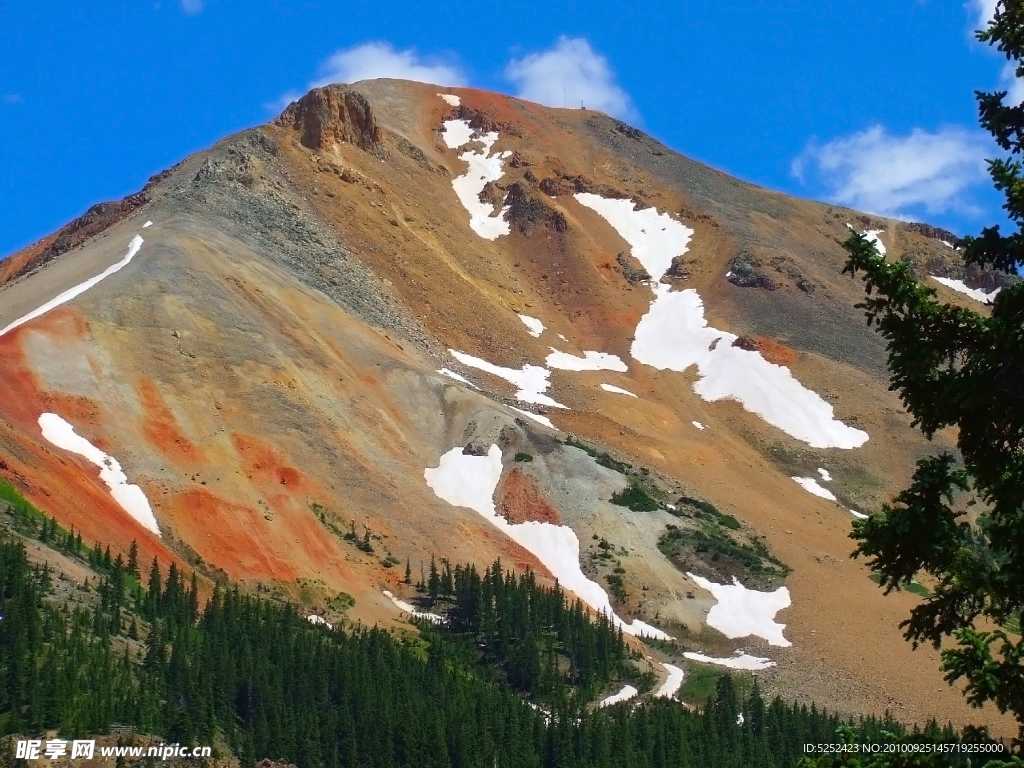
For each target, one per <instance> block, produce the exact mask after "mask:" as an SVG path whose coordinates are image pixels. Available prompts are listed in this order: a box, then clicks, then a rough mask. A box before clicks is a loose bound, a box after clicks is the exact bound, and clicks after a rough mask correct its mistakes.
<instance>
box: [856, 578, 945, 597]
mask: <svg viewBox="0 0 1024 768" xmlns="http://www.w3.org/2000/svg"><path fill="white" fill-rule="evenodd" d="M868 578H870V579H871V580H872V581H873V582H875V584H881V583H882V577H881V576H879V575H878V574H877V573H871V574H870V575H869V576H868ZM900 589H905V590H906V591H907V592H909V593H910V594H912V595H917V596H918V597H931V596H932V592H931V590H930V589H928V587H926V586H924V585H923V584H918V583H917V582H916V581H904V582H902V583H901V584H900Z"/></svg>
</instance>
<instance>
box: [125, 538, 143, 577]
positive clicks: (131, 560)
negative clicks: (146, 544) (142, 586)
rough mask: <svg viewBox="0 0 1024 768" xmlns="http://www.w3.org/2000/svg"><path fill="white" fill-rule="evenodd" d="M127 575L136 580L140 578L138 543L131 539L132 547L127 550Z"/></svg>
mask: <svg viewBox="0 0 1024 768" xmlns="http://www.w3.org/2000/svg"><path fill="white" fill-rule="evenodd" d="M128 573H130V574H131V575H132V576H134V577H135V578H137V579H141V578H142V574H141V573H140V572H139V543H138V542H137V541H136V540H135V539H132V545H131V547H129V548H128Z"/></svg>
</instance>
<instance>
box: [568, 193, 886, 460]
mask: <svg viewBox="0 0 1024 768" xmlns="http://www.w3.org/2000/svg"><path fill="white" fill-rule="evenodd" d="M575 198H576V200H578V201H579V202H580V204H582V205H585V206H586V207H588V208H590V209H591V210H594V211H596V212H597V213H598V214H600V215H601V216H602V217H603V218H604V219H605V220H606V221H607V222H608V223H609V224H610V225H611V226H612V227H613V228H614V229H615V231H616V232H618V233H619V235H620V236H621V237H622V239H623V240H625V241H626V242H627V243H629V245H630V248H631V251H630V252H631V253H632V254H633V256H634V257H636V259H637V260H638V261H639V262H640V263H641V264H643V265H644V268H645V269H646V270H647V271H648V272H649V273H650V275H651V277H652V279H653V281H654V282H653V284H652V288H653V290H654V300H653V301H652V302H651V307H650V309H649V310H648V312H647V314H645V315H644V316H643V317H642V318H641V319H640V323H639V325H637V328H636V332H635V334H634V340H633V344H632V347H631V348H630V354H632V355H633V358H634V359H636V360H638V361H639V362H641V363H645V364H646V365H650V366H652V367H654V368H658V369H659V370H665V369H668V370H673V371H679V372H682V371H685V370H686V369H687V368H689V367H690V366H693V365H696V366H697V371H698V373H699V375H700V378H699V379H698V380H697V382H696V383H695V384H694V391H695V392H696V393H697V394H698V395H700V396H701V397H702V398H703V399H704V400H707V401H709V402H714V401H716V400H726V399H729V400H738V401H739V402H740V403H741V404H742V405H743V407H744V408H746V409H747V410H748V411H750V412H752V413H755V414H757V415H758V416H760V417H761V418H762V419H764V420H765V421H767V422H768V423H769V424H771V425H773V426H775V427H778V428H779V429H781V430H782V431H783V432H786V433H787V434H789V435H791V436H792V437H795V438H797V439H798V440H803V441H804V442H806V443H808V444H809V445H811V446H812V447H814V448H856V447H858V446H860V445H863V444H864V443H865V442H866V441H867V439H868V435H867V433H866V432H863V431H861V430H859V429H853V428H852V427H848V426H846V425H845V424H843V423H842V422H840V421H837V420H836V419H835V418H834V417H833V410H832V406H831V405H829V404H828V403H827V402H825V401H824V400H823V399H822V398H821V397H819V396H818V395H817V394H816V393H815V392H812V391H811V390H809V389H806V388H805V387H804V386H803V385H801V384H800V382H798V381H797V380H796V379H795V378H793V375H792V374H791V373H790V371H789V369H788V368H785V367H783V366H780V365H774V364H773V363H769V362H768V361H767V360H765V359H764V358H763V357H761V354H760V353H759V352H753V351H749V350H745V349H740V348H739V347H734V346H733V345H732V344H733V342H734V341H736V339H737V336H736V335H735V334H732V333H728V332H726V331H720V330H718V329H717V328H712V327H710V326H709V325H708V324H707V320H705V318H704V304H703V302H702V301H701V298H700V296H699V295H698V293H697V291H695V290H693V289H687V290H683V291H674V290H672V288H671V287H670V286H668V285H664V284H662V283H660V282H658V281H659V280H660V278H661V277H662V275H664V274H665V272H666V271H667V270H668V268H669V267H670V266H671V265H672V260H673V259H674V258H675V257H676V256H681V255H682V254H684V253H686V251H687V249H688V247H689V243H690V238H691V237H692V236H693V230H692V229H690V228H689V227H687V226H685V225H683V224H681V223H680V222H678V221H676V220H675V219H673V218H672V217H671V216H669V215H668V214H665V213H658V210H657V209H656V208H645V209H643V210H636V209H635V208H636V206H635V204H634V203H633V201H631V200H616V199H610V198H603V197H601V196H600V195H595V194H591V193H587V192H583V193H579V194H576V195H575ZM875 235H876V236H877V233H875Z"/></svg>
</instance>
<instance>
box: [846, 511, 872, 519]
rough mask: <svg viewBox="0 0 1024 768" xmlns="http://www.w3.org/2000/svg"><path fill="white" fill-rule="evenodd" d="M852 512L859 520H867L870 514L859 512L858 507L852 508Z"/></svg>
mask: <svg viewBox="0 0 1024 768" xmlns="http://www.w3.org/2000/svg"><path fill="white" fill-rule="evenodd" d="M850 514H851V515H853V516H854V517H856V518H857V519H858V520H867V519H868V516H867V515H865V514H864V513H863V512H858V511H857V510H856V509H851V510H850Z"/></svg>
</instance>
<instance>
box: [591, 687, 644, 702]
mask: <svg viewBox="0 0 1024 768" xmlns="http://www.w3.org/2000/svg"><path fill="white" fill-rule="evenodd" d="M638 693H640V691H638V690H637V689H636V688H634V687H633V686H632V685H624V686H623V687H622V690H621V691H619V692H618V693H613V694H612V695H611V696H609V697H608V698H606V699H601V703H600V704H598V705H597V706H599V707H610V706H611V705H612V704H618V703H619V702H620V701H629V700H630V699H632V698H633V697H634V696H636V695H637V694H638Z"/></svg>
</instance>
